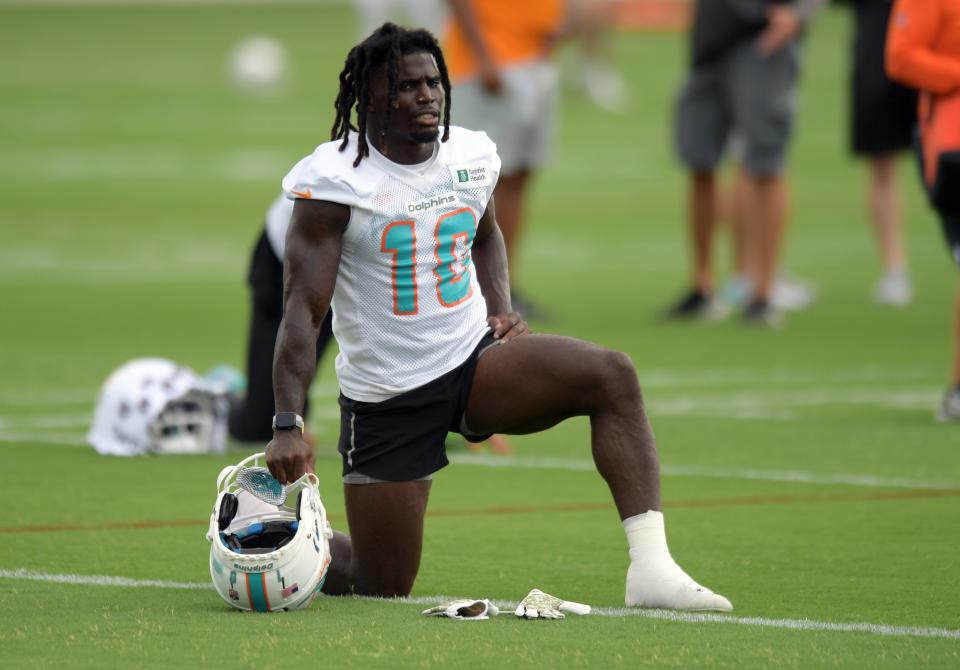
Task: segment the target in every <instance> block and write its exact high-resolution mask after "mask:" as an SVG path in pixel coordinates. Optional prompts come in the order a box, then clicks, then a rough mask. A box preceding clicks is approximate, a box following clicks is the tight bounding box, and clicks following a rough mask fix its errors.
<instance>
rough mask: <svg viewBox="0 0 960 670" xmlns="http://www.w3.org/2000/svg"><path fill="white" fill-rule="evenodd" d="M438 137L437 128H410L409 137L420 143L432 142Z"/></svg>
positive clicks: (438, 131) (438, 130)
mask: <svg viewBox="0 0 960 670" xmlns="http://www.w3.org/2000/svg"><path fill="white" fill-rule="evenodd" d="M438 137H440V129H439V128H427V129H424V130H411V131H410V139H412V140H413V141H414V142H419V143H420V144H433V143H434V142H436V141H437V138H438Z"/></svg>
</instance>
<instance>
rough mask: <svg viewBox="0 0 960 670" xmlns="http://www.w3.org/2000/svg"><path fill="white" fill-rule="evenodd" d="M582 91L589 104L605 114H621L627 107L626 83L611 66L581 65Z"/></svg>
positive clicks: (590, 62) (596, 63)
mask: <svg viewBox="0 0 960 670" xmlns="http://www.w3.org/2000/svg"><path fill="white" fill-rule="evenodd" d="M582 67H583V74H582V79H581V81H582V83H583V89H584V91H585V92H586V94H587V97H588V98H590V102H592V103H593V104H594V105H596V106H597V107H599V108H600V109H603V110H604V111H607V112H612V113H622V112H623V111H625V110H626V107H627V82H626V80H625V79H624V78H623V75H621V74H620V73H619V72H617V70H616V69H614V68H613V66H611V65H608V64H607V63H602V62H599V63H598V62H596V61H587V62H585V63H584V64H583V66H582Z"/></svg>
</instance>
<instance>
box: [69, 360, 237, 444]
mask: <svg viewBox="0 0 960 670" xmlns="http://www.w3.org/2000/svg"><path fill="white" fill-rule="evenodd" d="M227 412H228V406H227V397H226V393H225V392H224V390H223V389H221V388H220V387H218V386H217V385H215V384H213V383H211V382H208V381H206V380H205V379H202V378H201V377H199V376H197V374H196V373H195V372H194V371H193V370H191V369H190V368H187V367H184V366H182V365H177V364H176V363H174V362H173V361H168V360H166V359H163V358H138V359H135V360H132V361H130V362H128V363H126V364H124V365H123V366H121V367H119V368H118V369H116V370H114V372H113V373H112V374H111V375H110V376H109V377H108V378H107V381H106V382H104V385H103V388H102V389H101V390H100V397H99V398H98V400H97V407H96V410H95V411H94V415H93V425H92V426H91V427H90V432H89V433H88V434H87V440H88V441H89V442H90V444H92V445H93V447H94V449H96V450H97V451H98V452H100V453H101V454H110V455H113V456H138V455H140V454H146V453H155V454H199V453H222V452H223V451H224V450H225V449H226V443H227Z"/></svg>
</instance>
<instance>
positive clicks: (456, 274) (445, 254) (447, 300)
mask: <svg viewBox="0 0 960 670" xmlns="http://www.w3.org/2000/svg"><path fill="white" fill-rule="evenodd" d="M476 230H477V220H476V219H475V218H473V211H472V210H469V209H459V210H457V211H455V212H449V213H448V214H444V215H443V216H441V217H440V220H439V221H437V232H436V235H435V236H434V237H436V242H437V246H436V251H435V255H436V257H437V267H436V269H435V270H434V271H433V275H434V276H435V277H436V278H437V299H438V300H439V301H440V304H441V305H443V306H444V307H453V306H454V305H459V304H460V303H461V302H463V301H464V300H466V299H467V298H469V297H470V296H471V295H472V289H471V287H470V276H471V275H470V255H469V253H467V252H468V250H469V249H470V246H471V245H472V244H473V236H474V233H475V232H476ZM458 242H459V243H461V244H462V249H463V252H462V253H461V254H459V255H458V254H457V243H458Z"/></svg>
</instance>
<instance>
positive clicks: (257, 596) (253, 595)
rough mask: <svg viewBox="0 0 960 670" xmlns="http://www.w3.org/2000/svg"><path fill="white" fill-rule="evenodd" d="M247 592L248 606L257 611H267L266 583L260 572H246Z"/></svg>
mask: <svg viewBox="0 0 960 670" xmlns="http://www.w3.org/2000/svg"><path fill="white" fill-rule="evenodd" d="M247 593H248V594H249V595H250V607H252V608H253V609H255V610H256V611H258V612H269V611H270V601H269V600H268V599H267V585H266V583H265V582H264V579H263V574H262V573H256V572H254V573H251V572H248V573H247Z"/></svg>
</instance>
